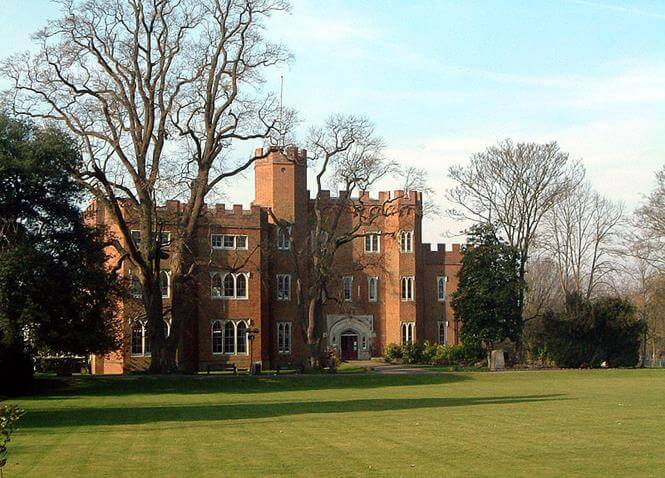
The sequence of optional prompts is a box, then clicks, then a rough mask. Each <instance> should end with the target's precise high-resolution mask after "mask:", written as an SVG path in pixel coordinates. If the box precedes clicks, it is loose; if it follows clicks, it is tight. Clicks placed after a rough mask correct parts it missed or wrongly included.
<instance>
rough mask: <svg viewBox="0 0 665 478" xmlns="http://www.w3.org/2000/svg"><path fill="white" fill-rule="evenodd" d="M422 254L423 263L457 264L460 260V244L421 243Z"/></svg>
mask: <svg viewBox="0 0 665 478" xmlns="http://www.w3.org/2000/svg"><path fill="white" fill-rule="evenodd" d="M421 250H422V256H423V260H424V261H425V264H434V265H436V264H458V263H460V262H461V261H462V249H461V245H460V244H441V243H439V244H436V248H434V247H433V245H432V244H430V243H422V244H421Z"/></svg>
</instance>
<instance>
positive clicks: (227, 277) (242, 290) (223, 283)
mask: <svg viewBox="0 0 665 478" xmlns="http://www.w3.org/2000/svg"><path fill="white" fill-rule="evenodd" d="M247 278H248V273H247V272H238V273H235V274H232V273H230V272H227V273H221V272H215V273H214V274H213V275H212V277H211V279H210V281H211V285H210V296H211V297H212V298H213V299H216V298H222V299H247V297H248V295H247Z"/></svg>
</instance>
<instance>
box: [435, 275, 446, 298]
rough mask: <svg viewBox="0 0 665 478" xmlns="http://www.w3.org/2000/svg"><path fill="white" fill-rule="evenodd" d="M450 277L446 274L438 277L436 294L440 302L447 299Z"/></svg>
mask: <svg viewBox="0 0 665 478" xmlns="http://www.w3.org/2000/svg"><path fill="white" fill-rule="evenodd" d="M447 281H448V278H447V277H446V276H439V277H437V278H436V295H437V298H438V300H439V302H443V301H445V300H446V282H447Z"/></svg>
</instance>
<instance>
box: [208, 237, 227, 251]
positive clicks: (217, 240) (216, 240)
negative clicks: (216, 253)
mask: <svg viewBox="0 0 665 478" xmlns="http://www.w3.org/2000/svg"><path fill="white" fill-rule="evenodd" d="M223 237H224V236H222V235H221V234H212V235H211V236H210V244H212V248H213V249H221V248H222V238H223Z"/></svg>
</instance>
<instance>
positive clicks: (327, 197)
mask: <svg viewBox="0 0 665 478" xmlns="http://www.w3.org/2000/svg"><path fill="white" fill-rule="evenodd" d="M307 193H308V194H307V195H308V196H309V197H310V200H311V201H313V200H314V199H315V198H314V197H312V193H311V191H308V192H307ZM422 197H423V196H422V193H421V192H420V191H407V192H404V191H402V190H396V191H393V192H392V193H391V192H390V191H379V194H378V197H373V196H372V194H371V193H370V192H368V191H365V192H363V193H362V194H360V195H354V196H351V199H352V200H355V201H357V202H360V203H362V204H367V205H368V206H382V205H384V204H385V205H389V204H396V205H413V206H415V205H417V204H420V203H421V202H422ZM319 198H320V199H321V201H337V200H340V199H344V200H347V199H349V192H348V191H343V190H342V191H337V195H334V194H331V192H330V191H329V190H327V189H322V190H321V192H320V193H319Z"/></svg>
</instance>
